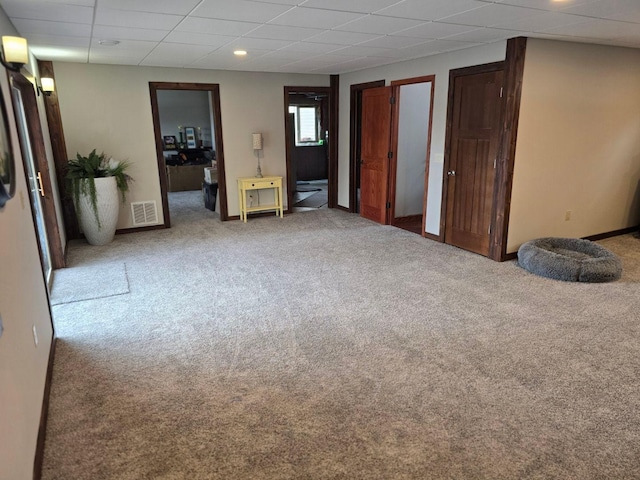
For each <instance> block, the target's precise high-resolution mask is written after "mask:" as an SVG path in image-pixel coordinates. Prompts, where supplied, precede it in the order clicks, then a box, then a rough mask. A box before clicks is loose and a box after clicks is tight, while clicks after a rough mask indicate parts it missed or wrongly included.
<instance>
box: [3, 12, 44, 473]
mask: <svg viewBox="0 0 640 480" xmlns="http://www.w3.org/2000/svg"><path fill="white" fill-rule="evenodd" d="M0 34H2V35H16V31H15V29H14V28H13V26H12V25H11V24H10V22H9V20H8V19H7V17H6V16H5V14H4V12H2V11H1V10H0ZM0 87H1V89H2V96H3V97H4V99H5V103H6V107H7V113H8V119H9V125H10V126H11V141H12V144H13V151H14V153H15V160H16V170H17V172H16V173H17V190H16V196H15V197H14V198H13V199H12V200H10V201H9V203H7V205H6V206H5V207H4V209H2V210H0V265H2V275H0V315H1V316H2V321H3V324H4V333H3V335H2V336H1V337H0V478H1V479H11V480H26V479H30V478H32V475H33V462H34V456H35V449H36V441H37V436H38V427H39V423H40V411H41V408H42V400H43V392H44V384H45V377H46V371H47V364H48V358H49V349H50V347H51V341H52V334H53V331H52V328H51V316H50V313H49V307H48V302H47V293H46V289H45V286H44V279H43V273H42V267H41V266H40V258H39V256H38V246H37V243H36V234H35V230H34V226H33V219H32V216H31V208H30V206H29V192H28V190H27V185H26V179H25V175H24V169H23V167H22V158H21V156H20V147H19V142H18V136H17V130H16V126H15V121H14V117H13V110H12V108H13V107H12V104H11V96H10V94H9V87H8V83H7V77H6V74H5V73H4V71H3V72H2V74H0ZM34 326H35V328H36V331H37V333H38V339H39V343H38V346H37V347H36V346H35V343H34V338H33V332H32V329H33V327H34Z"/></svg>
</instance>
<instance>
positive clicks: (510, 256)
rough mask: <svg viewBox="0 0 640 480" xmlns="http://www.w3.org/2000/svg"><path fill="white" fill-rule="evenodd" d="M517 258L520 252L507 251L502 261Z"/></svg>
mask: <svg viewBox="0 0 640 480" xmlns="http://www.w3.org/2000/svg"><path fill="white" fill-rule="evenodd" d="M516 258H518V252H513V253H507V254H506V255H505V256H504V258H503V259H502V260H501V261H502V262H506V261H508V260H515V259H516Z"/></svg>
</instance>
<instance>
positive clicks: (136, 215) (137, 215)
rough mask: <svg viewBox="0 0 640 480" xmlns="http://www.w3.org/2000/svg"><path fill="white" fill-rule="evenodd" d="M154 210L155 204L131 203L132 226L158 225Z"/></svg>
mask: <svg viewBox="0 0 640 480" xmlns="http://www.w3.org/2000/svg"><path fill="white" fill-rule="evenodd" d="M156 212H157V210H156V202H155V200H153V201H148V202H133V203H131V213H132V214H133V224H134V225H149V224H150V223H158V215H157V213H156Z"/></svg>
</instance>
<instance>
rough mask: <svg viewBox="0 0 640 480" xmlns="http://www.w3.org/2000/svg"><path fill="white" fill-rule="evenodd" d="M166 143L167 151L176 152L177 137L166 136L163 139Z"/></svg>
mask: <svg viewBox="0 0 640 480" xmlns="http://www.w3.org/2000/svg"><path fill="white" fill-rule="evenodd" d="M162 139H163V141H164V149H165V150H175V149H176V148H177V141H176V136H175V135H165V136H164V137H162Z"/></svg>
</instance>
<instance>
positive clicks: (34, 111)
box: [10, 72, 66, 269]
mask: <svg viewBox="0 0 640 480" xmlns="http://www.w3.org/2000/svg"><path fill="white" fill-rule="evenodd" d="M10 77H11V84H12V86H14V87H15V88H17V89H18V90H19V91H20V94H21V97H22V104H23V107H24V114H25V119H26V123H27V129H28V132H29V137H30V140H31V142H30V143H31V152H32V154H33V162H34V166H35V169H36V170H37V171H38V173H40V177H41V181H42V188H43V191H44V196H43V197H42V216H43V217H44V224H45V229H46V232H47V238H48V240H49V245H48V248H49V256H50V258H51V266H52V267H53V269H56V268H62V267H64V266H65V265H66V264H65V261H64V246H63V245H62V239H61V238H60V226H59V225H58V216H57V213H56V205H55V199H54V195H53V188H52V186H51V172H50V170H49V161H48V159H47V150H46V148H45V146H44V135H43V132H42V125H41V124H40V113H39V111H38V102H37V99H36V94H35V91H36V86H35V85H34V84H32V83H31V82H30V81H29V80H27V79H26V78H25V77H24V76H23V75H22V74H21V73H18V72H11V74H10ZM15 108H16V105H14V115H15V119H16V123H19V117H18V116H17V115H16V111H15ZM18 134H19V132H18ZM22 161H23V164H24V168H25V171H27V172H28V171H29V168H28V166H27V158H26V155H24V154H23V155H22ZM28 181H29V180H28V179H27V182H28ZM29 201H31V198H29ZM32 209H33V205H32ZM32 211H33V210H32ZM35 222H36V220H35V218H34V223H35ZM36 231H37V226H36ZM38 242H40V240H39V238H38ZM41 248H42V247H41Z"/></svg>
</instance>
